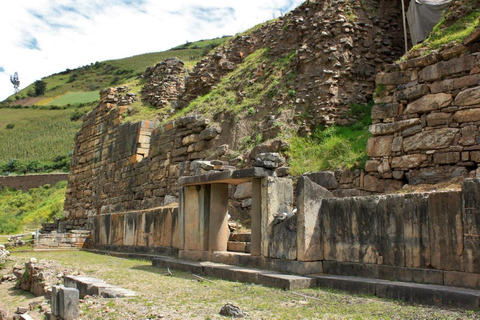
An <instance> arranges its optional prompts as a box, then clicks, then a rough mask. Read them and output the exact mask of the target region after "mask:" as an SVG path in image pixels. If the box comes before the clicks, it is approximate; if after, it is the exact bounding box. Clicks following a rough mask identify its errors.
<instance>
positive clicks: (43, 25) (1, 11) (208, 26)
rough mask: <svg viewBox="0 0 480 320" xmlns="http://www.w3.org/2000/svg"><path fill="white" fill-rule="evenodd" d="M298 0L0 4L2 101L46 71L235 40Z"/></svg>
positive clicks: (31, 0)
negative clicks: (14, 80) (15, 79)
mask: <svg viewBox="0 0 480 320" xmlns="http://www.w3.org/2000/svg"><path fill="white" fill-rule="evenodd" d="M302 2H303V0H261V1H258V0H257V1H251V0H244V1H238V0H237V1H230V0H205V1H193V0H174V1H168V2H167V1H158V0H157V1H154V0H17V1H2V2H1V4H0V30H2V32H1V33H0V38H1V48H2V50H0V100H3V99H5V98H6V97H8V96H9V95H11V94H12V93H13V86H12V84H11V83H10V75H12V74H13V73H15V72H18V74H19V78H20V83H21V85H20V88H23V87H25V86H27V85H28V84H30V83H32V82H34V81H35V80H38V79H40V78H42V77H44V76H48V75H50V74H52V73H57V72H60V71H63V70H65V69H67V68H70V69H74V68H76V67H79V66H83V65H87V64H90V63H92V62H95V61H103V60H109V59H118V58H124V57H129V56H132V55H136V54H142V53H147V52H155V51H163V50H167V49H169V48H172V47H175V46H177V45H180V44H182V43H185V42H186V41H196V40H200V39H210V38H215V37H220V36H223V35H233V34H236V33H238V32H242V31H244V30H246V29H248V28H250V27H253V26H254V25H256V24H258V23H261V22H265V21H267V20H270V19H272V18H275V17H278V16H279V15H281V14H284V13H286V12H288V11H290V10H291V9H293V8H295V7H296V6H298V5H300V4H301V3H302Z"/></svg>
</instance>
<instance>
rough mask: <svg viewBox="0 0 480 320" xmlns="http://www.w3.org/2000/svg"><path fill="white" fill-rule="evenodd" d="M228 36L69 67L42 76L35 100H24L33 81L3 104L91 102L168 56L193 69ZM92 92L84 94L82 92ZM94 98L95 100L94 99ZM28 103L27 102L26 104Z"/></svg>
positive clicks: (30, 92)
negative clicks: (101, 92) (43, 88)
mask: <svg viewBox="0 0 480 320" xmlns="http://www.w3.org/2000/svg"><path fill="white" fill-rule="evenodd" d="M228 38H229V37H227V36H225V37H222V38H216V39H211V40H200V41H197V42H188V43H186V44H183V45H180V46H177V47H175V48H173V49H170V50H167V51H162V52H152V53H146V54H141V55H137V56H133V57H128V58H124V59H117V60H108V61H103V62H98V61H97V62H95V63H91V64H90V65H86V66H83V67H80V68H77V69H73V70H70V69H67V70H65V71H63V72H60V73H57V74H53V75H50V76H48V77H45V78H42V79H41V80H42V81H44V82H45V83H46V85H47V87H46V91H45V94H43V95H41V96H40V97H37V98H40V99H35V100H36V101H35V103H29V102H28V100H27V101H23V100H24V99H27V98H29V97H34V96H35V94H34V92H35V90H34V84H30V85H29V86H28V87H26V88H24V89H23V90H21V91H20V92H18V93H17V94H14V95H12V96H10V97H8V98H7V99H6V100H5V101H4V102H3V105H10V106H13V105H17V104H21V105H33V104H36V105H44V106H45V105H46V106H52V105H53V106H63V105H66V104H70V105H73V104H79V103H88V102H91V101H92V95H93V94H94V92H96V93H97V99H95V100H98V91H99V90H101V89H103V88H107V87H111V86H116V85H122V84H125V83H129V82H132V81H134V80H135V79H136V78H137V77H138V76H140V75H141V74H142V73H143V72H144V71H145V69H146V68H147V67H150V66H153V65H155V64H156V63H158V62H160V61H162V60H165V59H166V58H169V57H177V58H179V59H180V60H182V61H184V62H185V65H186V67H187V68H193V66H194V65H195V63H196V62H197V61H198V60H200V59H201V58H202V57H203V56H205V55H206V54H207V53H208V52H209V51H210V50H211V49H213V48H215V47H216V46H218V45H220V44H223V43H224V42H225V41H226V40H227V39H228ZM80 92H81V93H89V94H88V95H87V94H86V95H81V94H79V93H80ZM95 100H94V101H95ZM24 102H26V103H24Z"/></svg>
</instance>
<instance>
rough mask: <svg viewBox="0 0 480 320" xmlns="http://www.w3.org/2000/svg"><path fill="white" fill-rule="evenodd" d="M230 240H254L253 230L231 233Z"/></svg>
mask: <svg viewBox="0 0 480 320" xmlns="http://www.w3.org/2000/svg"><path fill="white" fill-rule="evenodd" d="M228 240H230V241H239V242H252V233H251V232H241V233H231V234H230V237H229V239H228Z"/></svg>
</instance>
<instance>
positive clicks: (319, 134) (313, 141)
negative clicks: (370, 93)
mask: <svg viewBox="0 0 480 320" xmlns="http://www.w3.org/2000/svg"><path fill="white" fill-rule="evenodd" d="M372 104H373V103H370V104H368V105H352V113H354V114H355V115H356V116H358V118H359V120H358V122H357V123H356V124H354V125H353V126H332V127H329V128H322V127H318V128H317V129H316V130H315V132H313V134H312V135H311V136H307V137H302V136H298V135H295V136H293V137H291V139H290V149H289V151H288V152H287V154H288V156H289V158H290V159H289V163H290V173H291V174H294V175H300V174H302V173H304V172H308V171H310V172H316V171H322V170H336V169H339V168H348V169H351V168H362V167H364V165H365V161H366V160H367V155H366V147H365V146H366V145H367V140H368V138H369V137H370V136H371V135H370V133H369V132H368V126H369V125H370V124H371V122H372V120H371V117H370V112H371V108H372Z"/></svg>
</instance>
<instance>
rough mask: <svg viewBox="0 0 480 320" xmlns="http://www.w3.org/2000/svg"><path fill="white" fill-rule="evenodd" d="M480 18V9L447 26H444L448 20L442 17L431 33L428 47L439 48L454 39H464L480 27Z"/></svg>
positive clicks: (458, 40)
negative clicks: (479, 19)
mask: <svg viewBox="0 0 480 320" xmlns="http://www.w3.org/2000/svg"><path fill="white" fill-rule="evenodd" d="M478 18H480V11H478V10H475V11H473V12H471V13H470V14H468V15H467V16H465V17H463V18H461V19H459V20H457V21H455V22H454V23H453V24H451V25H449V26H447V27H445V26H444V25H445V22H446V21H445V19H442V20H441V21H440V22H439V23H438V24H437V25H436V26H435V27H434V28H433V30H432V32H431V33H430V36H429V37H428V39H427V42H428V47H429V48H431V49H437V48H440V47H441V46H442V45H444V44H448V43H450V42H452V41H456V42H461V41H463V39H465V38H466V37H467V36H468V35H469V34H470V33H472V31H473V30H475V28H477V27H478V25H479V21H478Z"/></svg>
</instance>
